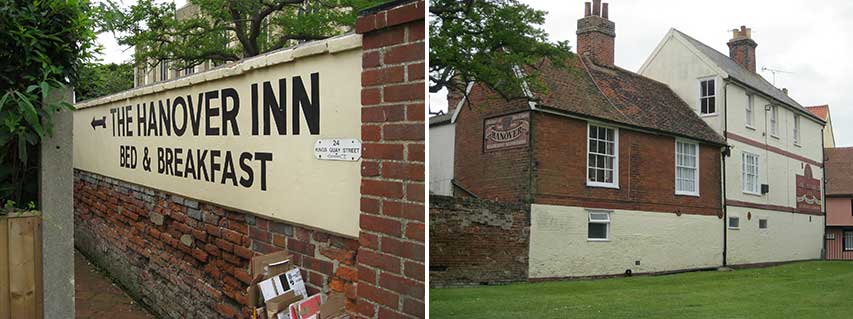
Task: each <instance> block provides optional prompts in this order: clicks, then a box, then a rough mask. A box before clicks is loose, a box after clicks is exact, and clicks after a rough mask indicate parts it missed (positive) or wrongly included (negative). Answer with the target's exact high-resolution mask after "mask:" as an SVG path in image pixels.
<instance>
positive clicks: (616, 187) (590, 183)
mask: <svg viewBox="0 0 853 319" xmlns="http://www.w3.org/2000/svg"><path fill="white" fill-rule="evenodd" d="M586 186H587V187H598V188H610V189H619V185H617V184H605V183H596V182H586Z"/></svg>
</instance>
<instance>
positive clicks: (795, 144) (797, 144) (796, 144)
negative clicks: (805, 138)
mask: <svg viewBox="0 0 853 319" xmlns="http://www.w3.org/2000/svg"><path fill="white" fill-rule="evenodd" d="M794 146H796V147H803V146H802V145H800V143H798V142H794Z"/></svg>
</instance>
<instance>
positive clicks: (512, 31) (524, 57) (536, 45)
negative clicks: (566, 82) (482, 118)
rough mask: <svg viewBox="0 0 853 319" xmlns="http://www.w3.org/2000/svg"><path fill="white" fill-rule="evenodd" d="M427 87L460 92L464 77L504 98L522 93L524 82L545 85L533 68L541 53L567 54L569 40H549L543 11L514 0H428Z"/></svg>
mask: <svg viewBox="0 0 853 319" xmlns="http://www.w3.org/2000/svg"><path fill="white" fill-rule="evenodd" d="M429 13H430V24H429V30H430V42H429V59H430V65H429V74H430V77H429V85H430V86H429V91H430V93H436V92H439V91H441V90H442V89H449V90H454V91H457V92H461V93H463V94H464V93H465V86H466V85H467V83H468V82H474V81H476V82H477V83H479V84H482V85H485V86H486V87H488V88H490V89H492V90H494V91H495V92H497V93H498V94H500V95H501V96H502V97H503V98H505V99H507V100H511V99H517V98H527V96H526V95H525V94H524V91H523V89H522V88H523V87H526V88H528V89H530V90H532V91H534V92H539V91H543V90H545V88H544V86H543V85H542V83H541V80H539V77H538V69H539V67H540V65H541V63H542V62H543V61H544V59H545V58H550V59H551V60H552V61H553V62H555V64H557V65H560V62H561V61H562V60H563V59H564V58H565V57H567V56H568V55H569V54H571V52H570V51H569V46H568V42H557V43H553V42H550V41H548V34H547V33H546V32H545V31H544V30H543V29H542V28H541V27H540V26H541V25H542V24H543V23H544V22H545V15H546V12H545V11H541V10H535V9H533V8H531V7H530V6H528V5H526V4H522V3H519V2H518V1H517V0H462V1H459V0H433V1H430V7H429Z"/></svg>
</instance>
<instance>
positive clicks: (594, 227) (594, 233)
mask: <svg viewBox="0 0 853 319" xmlns="http://www.w3.org/2000/svg"><path fill="white" fill-rule="evenodd" d="M587 214H588V215H589V224H588V226H587V235H586V238H587V240H590V241H606V240H610V212H609V211H601V210H589V211H587Z"/></svg>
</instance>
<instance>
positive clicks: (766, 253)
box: [726, 206, 824, 265]
mask: <svg viewBox="0 0 853 319" xmlns="http://www.w3.org/2000/svg"><path fill="white" fill-rule="evenodd" d="M748 213H752V218H751V219H749V220H747V214H748ZM727 214H728V216H729V217H732V216H735V217H739V218H740V228H739V229H729V228H728V227H727V228H726V233H727V235H726V236H727V238H728V239H727V242H728V246H727V249H726V250H727V252H726V259H727V263H728V264H730V265H738V264H754V263H766V262H779V261H792V260H805V259H818V258H820V256H821V255H820V253H821V249H823V241H822V240H823V233H824V227H823V217H822V216H811V215H804V214H794V213H790V212H780V211H770V210H761V209H754V208H745V207H735V206H728V208H727ZM763 218H766V219H767V229H759V228H758V220H759V219H763Z"/></svg>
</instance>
